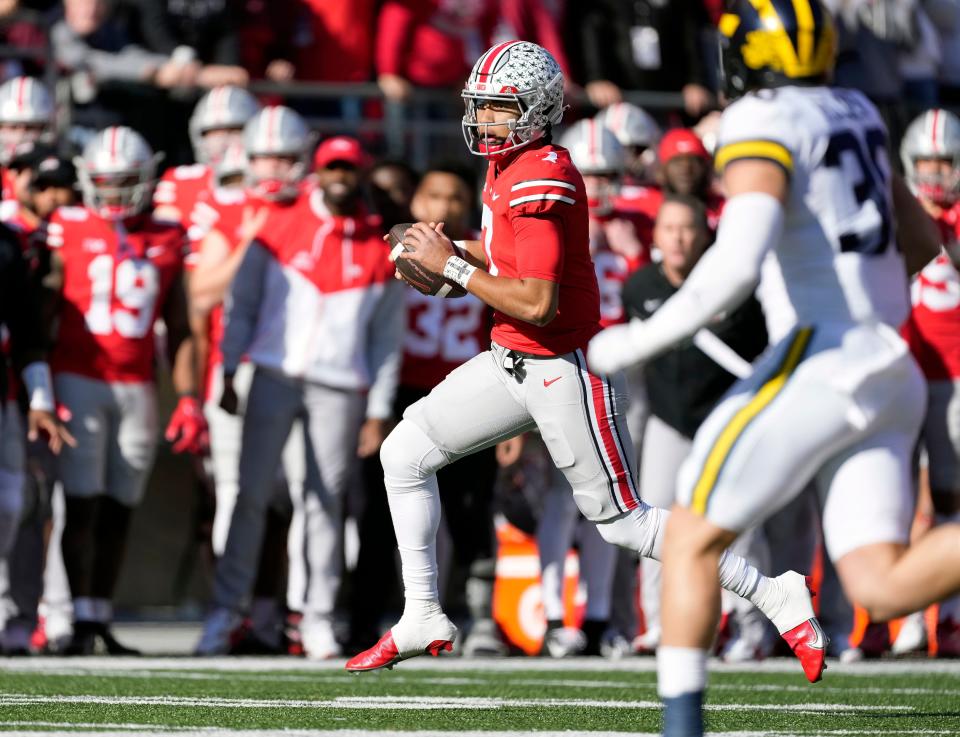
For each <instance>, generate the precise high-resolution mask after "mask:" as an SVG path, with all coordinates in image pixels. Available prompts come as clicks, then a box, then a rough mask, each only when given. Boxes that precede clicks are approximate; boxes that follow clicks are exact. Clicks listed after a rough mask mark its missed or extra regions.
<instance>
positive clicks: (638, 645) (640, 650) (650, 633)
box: [631, 627, 660, 655]
mask: <svg viewBox="0 0 960 737" xmlns="http://www.w3.org/2000/svg"><path fill="white" fill-rule="evenodd" d="M631 646H632V647H633V652H634V653H635V654H636V655H655V654H656V652H657V648H658V647H659V646H660V628H659V627H651V628H649V629H648V630H647V631H646V632H644V633H643V634H642V635H637V636H636V637H634V638H633V642H632V643H631Z"/></svg>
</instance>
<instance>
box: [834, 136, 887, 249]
mask: <svg viewBox="0 0 960 737" xmlns="http://www.w3.org/2000/svg"><path fill="white" fill-rule="evenodd" d="M886 138H887V137H886V135H885V134H884V132H883V131H882V130H880V129H879V128H868V129H867V131H866V136H865V138H864V139H860V138H859V137H858V136H856V135H855V134H854V133H853V131H850V130H843V131H840V132H838V133H835V134H833V135H832V136H831V137H830V143H829V144H828V145H827V151H826V153H825V154H824V157H823V163H824V165H825V166H826V167H827V168H829V169H839V170H840V174H841V176H842V177H843V179H844V181H848V182H852V183H853V195H854V197H855V198H856V202H857V206H858V208H859V209H858V210H857V212H855V213H846V215H847V217H845V218H844V221H845V222H846V224H847V225H848V226H849V227H848V229H847V230H845V231H843V232H841V233H839V234H838V238H839V241H840V251H841V252H843V253H847V252H850V251H854V252H856V253H860V254H863V255H865V256H879V255H880V254H882V253H884V252H885V251H886V250H887V248H888V247H889V246H890V232H891V229H892V225H893V218H892V216H891V213H890V201H889V199H888V193H889V191H890V164H889V158H888V157H887V141H886Z"/></svg>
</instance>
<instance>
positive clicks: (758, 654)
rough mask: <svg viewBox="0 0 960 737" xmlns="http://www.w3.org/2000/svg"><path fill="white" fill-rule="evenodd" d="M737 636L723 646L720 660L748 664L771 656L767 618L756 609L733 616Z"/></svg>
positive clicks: (751, 608)
mask: <svg viewBox="0 0 960 737" xmlns="http://www.w3.org/2000/svg"><path fill="white" fill-rule="evenodd" d="M733 626H734V628H735V634H734V636H733V637H731V638H730V639H729V640H727V642H726V644H725V645H724V646H723V651H722V652H721V653H720V659H721V660H723V661H724V662H725V663H747V662H750V661H753V660H763V659H764V658H765V657H767V655H769V654H770V643H769V640H768V638H767V618H766V617H764V616H763V613H762V612H761V611H760V610H759V609H757V608H756V607H750V608H749V609H747V610H745V611H737V612H735V613H734V615H733Z"/></svg>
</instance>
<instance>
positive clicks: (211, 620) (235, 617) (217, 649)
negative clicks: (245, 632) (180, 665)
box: [193, 607, 243, 655]
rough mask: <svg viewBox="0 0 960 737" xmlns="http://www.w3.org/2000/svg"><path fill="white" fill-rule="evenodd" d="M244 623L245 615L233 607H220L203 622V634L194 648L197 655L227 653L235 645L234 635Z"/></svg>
mask: <svg viewBox="0 0 960 737" xmlns="http://www.w3.org/2000/svg"><path fill="white" fill-rule="evenodd" d="M241 624H243V616H242V615H241V614H240V613H239V612H235V611H233V610H231V609H224V608H222V607H218V608H216V609H214V610H213V611H212V612H210V614H208V615H207V618H206V620H204V622H203V634H202V635H200V641H199V642H198V643H197V647H196V648H195V649H194V651H193V652H194V654H195V655H227V654H229V653H230V648H231V647H232V646H233V635H234V633H235V632H236V631H237V630H238V629H239V628H240V625H241Z"/></svg>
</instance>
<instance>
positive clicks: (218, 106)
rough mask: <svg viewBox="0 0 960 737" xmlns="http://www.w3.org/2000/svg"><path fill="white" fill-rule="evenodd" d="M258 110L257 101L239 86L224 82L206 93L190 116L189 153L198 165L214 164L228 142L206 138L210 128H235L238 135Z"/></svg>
mask: <svg viewBox="0 0 960 737" xmlns="http://www.w3.org/2000/svg"><path fill="white" fill-rule="evenodd" d="M259 111H260V103H259V102H257V100H256V98H255V97H254V96H253V95H251V94H250V93H249V92H247V91H246V90H245V89H243V88H242V87H234V86H233V85H224V86H222V87H214V88H213V89H212V90H210V91H209V92H207V94H205V95H204V96H203V97H201V98H200V101H199V102H198V103H197V106H196V107H195V108H194V109H193V114H192V115H191V116H190V143H191V144H192V145H193V155H194V157H195V158H196V160H197V161H198V162H199V163H201V164H210V165H211V166H212V165H214V164H216V162H217V160H218V159H219V158H220V157H221V156H223V154H224V153H225V152H226V150H227V147H228V146H229V145H230V139H229V138H223V139H220V138H218V139H216V140H209V139H205V135H206V134H207V133H209V132H210V131H218V130H222V131H236V138H237V139H238V140H239V139H240V138H241V136H242V131H243V126H245V125H246V124H247V121H248V120H250V118H252V117H253V116H254V115H256V114H257V113H258V112H259Z"/></svg>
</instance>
